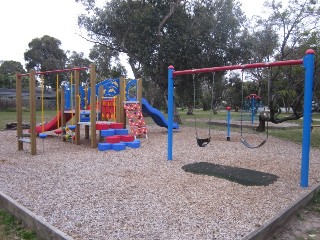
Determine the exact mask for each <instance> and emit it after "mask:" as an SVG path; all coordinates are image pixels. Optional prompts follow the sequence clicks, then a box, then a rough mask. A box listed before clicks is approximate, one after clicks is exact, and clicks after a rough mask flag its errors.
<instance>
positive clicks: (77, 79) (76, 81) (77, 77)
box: [74, 70, 81, 145]
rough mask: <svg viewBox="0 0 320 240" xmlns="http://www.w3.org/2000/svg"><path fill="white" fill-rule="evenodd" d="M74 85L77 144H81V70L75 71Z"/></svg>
mask: <svg viewBox="0 0 320 240" xmlns="http://www.w3.org/2000/svg"><path fill="white" fill-rule="evenodd" d="M74 85H75V89H74V91H75V98H76V99H75V103H76V105H75V117H74V118H75V126H76V129H75V136H76V139H75V144H76V145H80V127H81V126H80V124H79V122H80V95H79V86H80V72H79V70H75V71H74Z"/></svg>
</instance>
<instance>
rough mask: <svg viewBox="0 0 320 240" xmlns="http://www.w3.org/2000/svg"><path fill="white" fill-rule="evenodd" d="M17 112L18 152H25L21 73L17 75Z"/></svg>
mask: <svg viewBox="0 0 320 240" xmlns="http://www.w3.org/2000/svg"><path fill="white" fill-rule="evenodd" d="M16 111H17V141H18V151H20V150H23V142H22V141H19V139H20V138H21V137H22V131H23V130H22V82H21V76H20V73H17V74H16Z"/></svg>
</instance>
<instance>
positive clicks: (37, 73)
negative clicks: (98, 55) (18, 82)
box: [19, 67, 90, 77]
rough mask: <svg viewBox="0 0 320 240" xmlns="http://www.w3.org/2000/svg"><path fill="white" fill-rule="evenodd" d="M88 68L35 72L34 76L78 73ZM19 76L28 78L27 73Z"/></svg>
mask: <svg viewBox="0 0 320 240" xmlns="http://www.w3.org/2000/svg"><path fill="white" fill-rule="evenodd" d="M87 69H90V67H81V68H69V69H60V70H52V71H45V72H36V73H35V74H36V75H44V74H49V73H62V72H71V71H80V70H87ZM19 76H21V77H22V76H29V73H24V74H20V75H19Z"/></svg>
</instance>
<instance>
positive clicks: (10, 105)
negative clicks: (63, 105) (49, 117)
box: [0, 98, 56, 111]
mask: <svg viewBox="0 0 320 240" xmlns="http://www.w3.org/2000/svg"><path fill="white" fill-rule="evenodd" d="M43 103H44V105H43V106H44V109H46V110H55V109H56V100H55V99H44V101H43ZM41 104H42V103H41V99H37V100H36V108H37V111H40V110H41V107H42V105H41ZM22 107H23V108H24V109H29V108H30V100H29V99H22ZM15 108H16V99H14V98H0V109H1V111H3V110H12V109H15Z"/></svg>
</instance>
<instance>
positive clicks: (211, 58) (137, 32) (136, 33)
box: [79, 0, 244, 106]
mask: <svg viewBox="0 0 320 240" xmlns="http://www.w3.org/2000/svg"><path fill="white" fill-rule="evenodd" d="M81 2H82V3H83V4H84V5H85V6H86V7H87V10H90V12H89V14H87V15H82V16H80V18H79V24H80V26H82V27H84V28H86V30H87V31H88V32H89V37H90V41H92V42H95V43H98V44H100V45H103V46H105V47H106V48H108V49H109V50H112V51H117V52H122V53H125V54H127V55H128V58H129V64H130V66H131V68H132V70H133V73H134V74H135V77H136V78H137V77H140V76H142V77H143V78H144V80H147V81H152V82H154V83H155V84H156V86H157V87H156V88H159V90H160V91H159V94H161V95H162V97H163V98H164V99H166V94H167V68H168V66H169V65H170V64H172V65H174V66H175V68H176V69H191V68H200V67H204V66H212V65H213V64H214V65H223V64H226V63H229V62H235V61H237V60H238V59H239V57H240V54H241V49H242V46H241V45H240V44H239V35H241V34H239V33H241V24H240V23H241V21H242V19H244V18H243V15H242V12H241V11H240V7H239V5H238V4H236V3H235V1H233V0H216V1H211V0H210V1H209V0H205V1H181V0H180V1H179V0H175V1H172V0H165V1H154V0H149V1H142V0H140V1H124V0H112V1H109V2H107V3H106V5H105V6H104V7H103V8H101V9H100V8H96V7H94V1H93V0H82V1H81ZM206 79H207V78H206V77H204V78H198V81H199V86H202V85H203V82H206V81H207V80H206ZM217 79H222V78H217ZM217 84H218V85H219V84H220V82H219V81H218V82H217ZM149 85H150V86H152V84H149ZM192 86H193V83H192V76H186V77H183V78H180V79H177V80H176V93H177V95H178V96H179V97H177V98H176V99H179V100H180V101H181V102H184V104H186V105H188V106H192V105H193V103H192V101H190V99H191V98H190V96H192V94H193V93H192V92H193V90H192V89H193V88H192ZM199 89H200V94H199V95H198V96H200V97H202V95H203V94H202V92H201V91H202V90H203V89H202V88H199ZM216 93H218V92H216ZM216 96H218V95H217V94H216ZM215 99H221V97H220V96H218V97H217V98H215ZM200 101H201V99H200ZM215 105H216V103H215Z"/></svg>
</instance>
